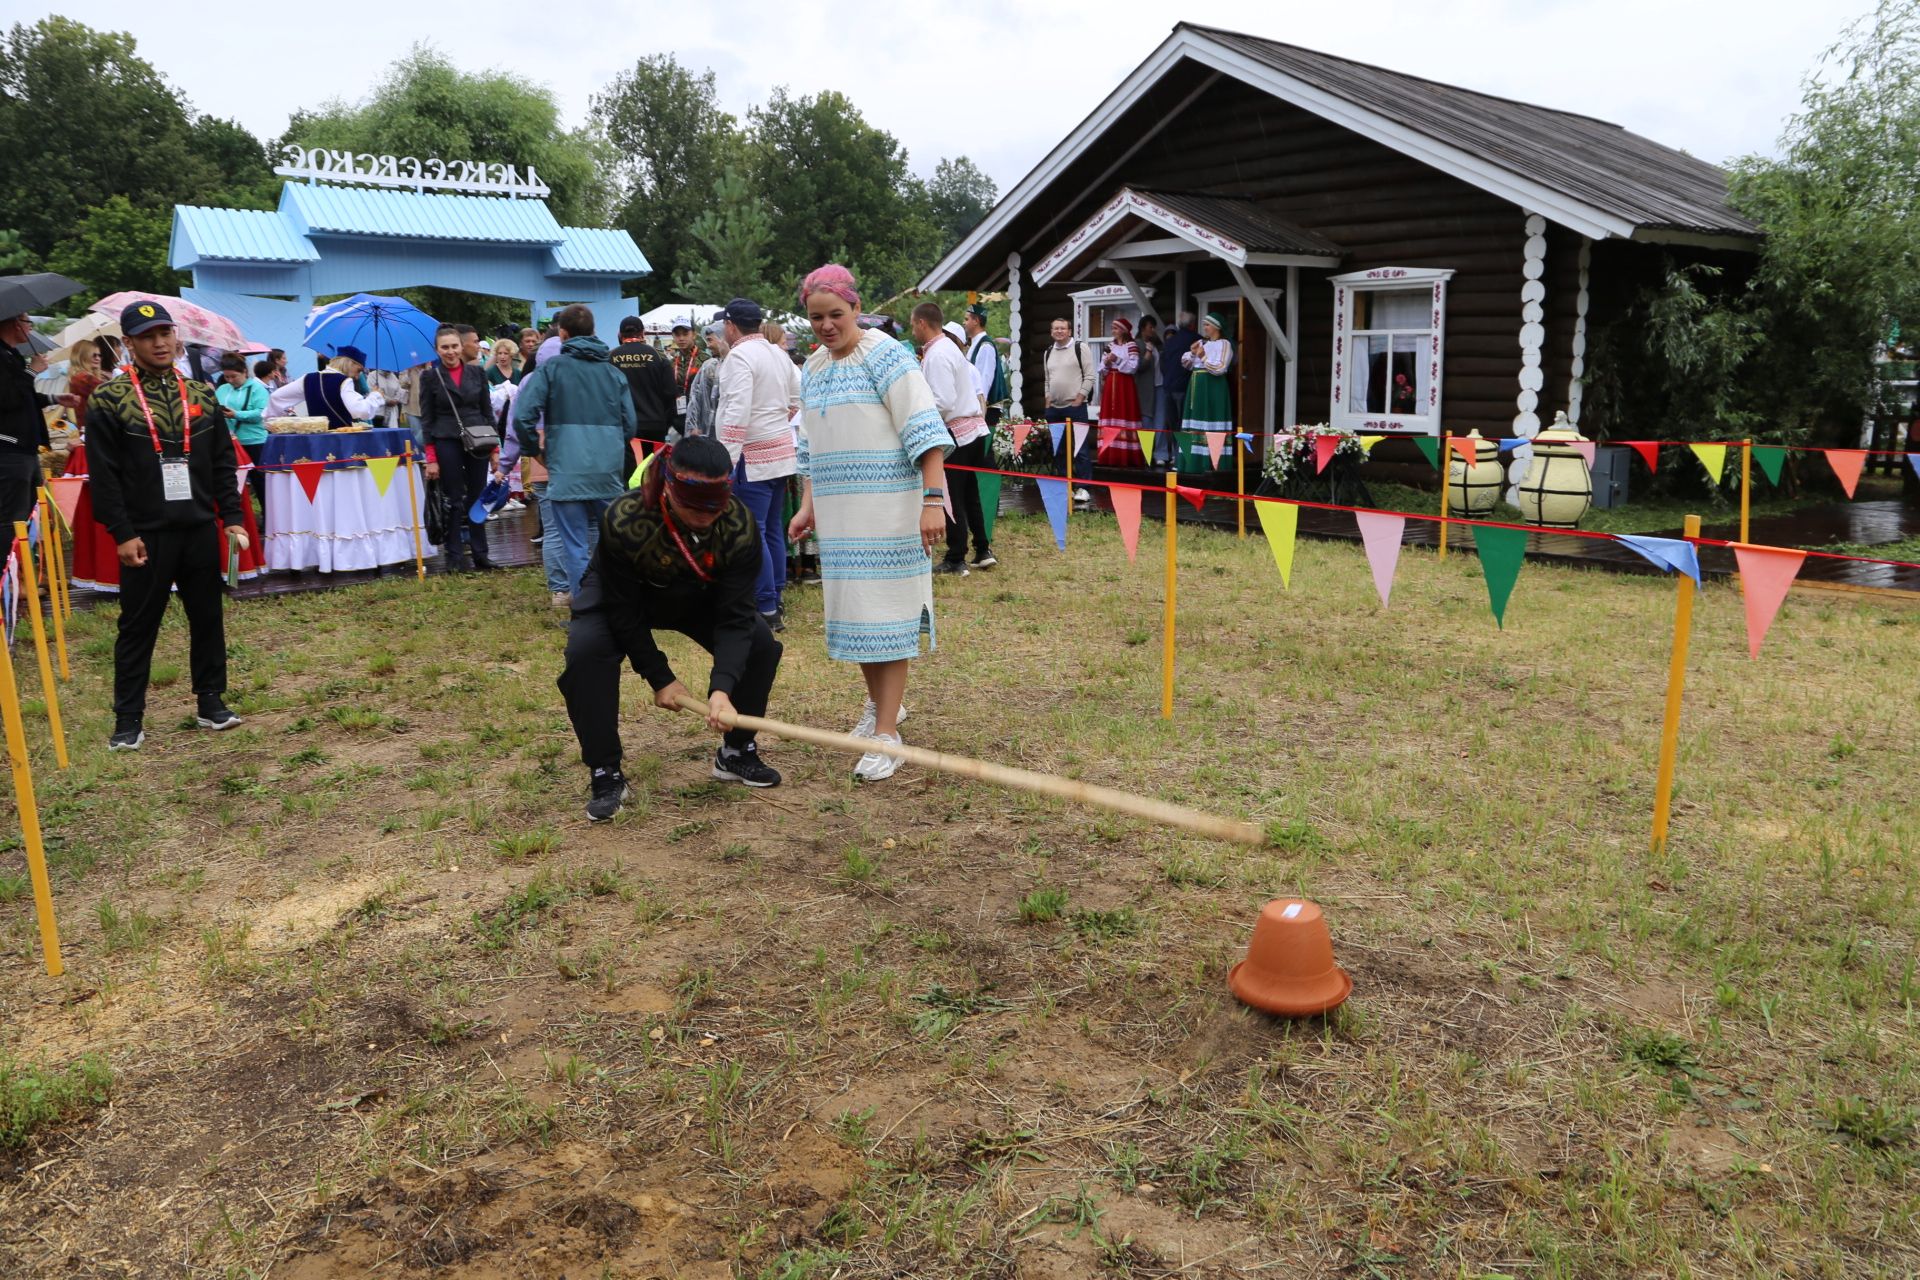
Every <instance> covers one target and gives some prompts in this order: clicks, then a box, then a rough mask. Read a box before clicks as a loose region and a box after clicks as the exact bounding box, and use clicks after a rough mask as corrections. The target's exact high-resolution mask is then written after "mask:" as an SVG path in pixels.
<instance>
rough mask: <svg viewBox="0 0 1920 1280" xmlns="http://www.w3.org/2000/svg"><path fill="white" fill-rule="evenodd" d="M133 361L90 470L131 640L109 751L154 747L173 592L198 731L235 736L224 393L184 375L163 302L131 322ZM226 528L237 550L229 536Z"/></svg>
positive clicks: (95, 398)
mask: <svg viewBox="0 0 1920 1280" xmlns="http://www.w3.org/2000/svg"><path fill="white" fill-rule="evenodd" d="M120 332H121V333H122V334H123V335H125V337H126V341H127V349H128V351H129V352H130V353H131V355H132V357H133V366H132V371H131V373H130V375H129V376H128V377H125V378H115V379H114V380H113V381H111V382H109V383H106V384H105V385H104V386H102V387H100V388H99V389H98V390H97V391H95V392H94V393H93V395H92V397H91V398H90V399H89V400H88V402H87V467H88V471H89V473H90V478H91V482H92V486H93V514H94V518H95V519H97V520H98V521H99V522H100V523H101V524H103V525H105V526H106V528H107V532H108V533H110V534H112V535H113V540H114V542H115V543H117V544H118V546H119V550H120V634H119V638H118V639H117V640H116V641H115V642H114V646H113V736H112V737H111V738H109V739H108V740H107V749H108V750H110V751H138V750H139V749H140V744H141V743H142V742H143V741H145V739H146V734H145V732H144V730H143V727H142V726H143V723H144V721H145V718H146V709H147V679H148V676H149V674H150V671H151V668H152V664H153V645H154V641H155V640H157V639H158V638H159V636H160V623H161V621H162V620H163V619H164V618H165V617H166V614H167V599H168V595H169V592H170V590H171V589H172V588H174V587H178V588H179V590H180V603H181V604H182V605H183V606H185V608H186V611H187V633H188V637H189V640H188V649H189V666H190V668H191V670H192V673H193V692H194V696H195V697H196V698H197V699H198V700H199V705H198V707H197V716H196V723H198V724H199V726H200V727H201V728H203V729H231V728H233V727H234V726H235V725H237V724H239V723H240V717H239V716H236V715H235V714H233V712H231V711H229V710H228V709H227V704H226V692H227V636H226V623H225V619H224V617H223V616H222V602H221V599H220V575H221V569H222V567H223V565H224V564H225V562H226V559H227V554H228V553H229V551H230V549H244V548H245V547H246V546H247V535H246V534H245V533H244V532H242V531H241V508H240V489H239V485H238V481H237V471H236V463H235V460H234V452H233V436H232V434H231V433H230V432H229V431H228V430H227V424H226V419H225V418H224V417H223V416H222V415H221V413H220V402H219V401H218V400H216V399H215V398H214V394H213V390H212V388H210V387H207V386H205V385H203V384H201V383H198V382H189V381H188V380H187V379H185V378H183V377H181V376H180V374H179V373H178V372H177V371H176V370H175V369H174V367H173V362H174V358H175V357H176V356H177V355H178V353H179V343H178V341H177V340H176V338H175V336H174V329H173V317H172V316H170V315H168V314H167V309H166V308H165V307H163V306H161V305H160V304H159V303H157V302H136V303H134V304H133V305H131V306H129V307H128V308H127V309H126V310H124V311H122V312H121V313H120ZM222 525H224V526H225V530H226V541H225V543H224V544H223V543H222V541H221V537H220V530H221V527H222Z"/></svg>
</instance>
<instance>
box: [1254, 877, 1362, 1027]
mask: <svg viewBox="0 0 1920 1280" xmlns="http://www.w3.org/2000/svg"><path fill="white" fill-rule="evenodd" d="M1227 986H1229V987H1230V988H1232V990H1233V994H1234V996H1235V997H1236V998H1238V999H1239V1000H1240V1001H1241V1002H1242V1003H1244V1004H1250V1005H1252V1006H1253V1007H1254V1008H1256V1009H1264V1010H1265V1011H1266V1012H1268V1013H1277V1014H1279V1015H1280V1016H1281V1017H1283V1018H1311V1017H1313V1016H1314V1015H1315V1014H1321V1013H1326V1012H1328V1011H1329V1010H1332V1009H1337V1008H1339V1007H1340V1005H1341V1004H1343V1003H1344V1002H1345V1001H1346V998H1347V996H1348V995H1350V994H1351V993H1352V991H1353V979H1352V978H1349V977H1348V976H1347V974H1346V972H1345V970H1343V969H1341V968H1340V966H1339V965H1337V964H1335V963H1334V962H1333V938H1332V936H1331V935H1330V934H1329V933H1328V932H1327V918H1326V917H1325V916H1324V915H1322V914H1321V912H1320V907H1319V904H1317V903H1312V902H1308V901H1306V900H1305V899H1302V898H1275V899H1274V900H1273V901H1272V902H1269V903H1268V904H1267V905H1266V906H1265V907H1262V908H1261V910H1260V919H1259V920H1258V921H1257V922H1255V924H1254V926H1253V937H1252V938H1251V939H1250V940H1249V941H1248V943H1247V958H1246V959H1245V960H1242V961H1241V962H1240V963H1239V964H1236V965H1235V966H1233V968H1231V969H1229V970H1228V971H1227Z"/></svg>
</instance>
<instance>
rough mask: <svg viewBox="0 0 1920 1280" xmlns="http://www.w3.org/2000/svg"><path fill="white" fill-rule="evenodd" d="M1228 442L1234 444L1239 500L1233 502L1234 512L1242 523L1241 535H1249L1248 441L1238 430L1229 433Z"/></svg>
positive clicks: (1234, 487) (1235, 491) (1234, 474)
mask: <svg viewBox="0 0 1920 1280" xmlns="http://www.w3.org/2000/svg"><path fill="white" fill-rule="evenodd" d="M1227 443H1228V444H1230V445H1232V446H1233V493H1234V497H1235V498H1236V499H1237V501H1236V502H1235V503H1234V504H1233V508H1234V510H1233V514H1234V517H1235V519H1236V521H1237V522H1238V524H1239V525H1240V536H1241V537H1243V538H1244V537H1246V536H1247V455H1246V454H1245V453H1244V452H1243V451H1242V446H1244V445H1245V444H1246V443H1247V442H1246V441H1244V440H1242V439H1240V436H1239V433H1238V432H1232V431H1230V432H1228V433H1227Z"/></svg>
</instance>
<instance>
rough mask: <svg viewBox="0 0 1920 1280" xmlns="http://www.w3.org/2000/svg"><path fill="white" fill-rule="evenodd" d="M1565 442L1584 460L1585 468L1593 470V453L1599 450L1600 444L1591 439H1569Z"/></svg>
mask: <svg viewBox="0 0 1920 1280" xmlns="http://www.w3.org/2000/svg"><path fill="white" fill-rule="evenodd" d="M1567 443H1568V444H1570V445H1572V446H1573V451H1574V452H1575V453H1577V454H1579V455H1580V456H1581V458H1582V459H1584V460H1585V461H1586V464H1587V470H1589V471H1591V470H1593V459H1594V455H1595V454H1597V453H1599V452H1600V446H1599V445H1598V444H1596V443H1595V442H1594V441H1592V440H1569V441H1567Z"/></svg>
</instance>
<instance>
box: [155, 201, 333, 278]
mask: <svg viewBox="0 0 1920 1280" xmlns="http://www.w3.org/2000/svg"><path fill="white" fill-rule="evenodd" d="M174 212H175V216H174V220H173V240H172V243H171V244H170V245H169V247H168V253H167V256H168V258H169V259H170V261H171V262H172V265H173V267H174V269H175V270H176V271H182V270H186V269H187V268H189V267H192V266H193V265H194V263H196V262H198V261H200V260H201V259H202V258H212V259H217V260H220V261H225V262H277V263H299V262H315V261H318V260H319V257H320V252H319V250H317V249H315V248H314V247H313V242H312V241H310V240H308V239H307V238H306V237H305V236H303V235H301V234H300V233H299V232H297V231H295V230H294V229H293V228H292V227H290V226H289V225H287V220H286V219H285V218H283V217H281V216H280V215H279V214H277V213H274V212H272V211H271V210H266V209H207V208H202V207H200V206H198V205H178V206H176V207H175V211H174Z"/></svg>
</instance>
